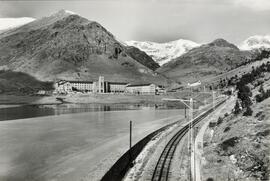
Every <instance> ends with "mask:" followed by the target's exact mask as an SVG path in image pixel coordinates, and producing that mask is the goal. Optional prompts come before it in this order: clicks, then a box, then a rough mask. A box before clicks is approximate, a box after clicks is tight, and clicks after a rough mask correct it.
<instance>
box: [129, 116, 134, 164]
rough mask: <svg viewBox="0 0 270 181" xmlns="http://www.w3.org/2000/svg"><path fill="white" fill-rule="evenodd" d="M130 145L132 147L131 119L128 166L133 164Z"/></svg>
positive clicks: (130, 125)
mask: <svg viewBox="0 0 270 181" xmlns="http://www.w3.org/2000/svg"><path fill="white" fill-rule="evenodd" d="M131 147H132V121H129V164H130V167H132V166H133V163H132V153H131Z"/></svg>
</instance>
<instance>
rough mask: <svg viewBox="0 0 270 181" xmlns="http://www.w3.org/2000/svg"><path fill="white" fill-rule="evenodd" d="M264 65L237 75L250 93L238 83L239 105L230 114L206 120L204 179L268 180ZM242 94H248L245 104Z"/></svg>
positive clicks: (269, 77) (267, 73)
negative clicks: (242, 76) (243, 74)
mask: <svg viewBox="0 0 270 181" xmlns="http://www.w3.org/2000/svg"><path fill="white" fill-rule="evenodd" d="M267 66H268V67H269V64H268V65H266V66H261V68H259V69H257V70H254V71H253V73H252V74H246V75H245V77H244V78H241V79H240V82H242V83H245V85H246V86H247V87H249V88H250V89H251V90H252V94H246V93H248V91H247V89H243V87H244V86H245V85H242V84H241V85H242V86H241V87H239V92H240V90H241V89H243V90H244V92H243V90H241V94H239V92H238V102H240V105H241V107H240V109H238V108H236V107H234V109H233V110H232V112H231V114H227V115H221V116H220V118H219V119H218V120H216V121H215V122H211V123H210V124H209V128H208V134H206V135H205V143H204V145H205V148H204V157H205V163H204V165H203V178H204V180H207V179H213V180H248V181H255V180H269V173H270V160H269V149H270V141H269V140H270V121H269V120H270V98H269V96H270V69H269V68H267ZM258 73H259V74H258ZM252 76H256V77H255V79H252ZM246 91H247V92H246ZM258 95H259V97H260V99H258V98H257V97H258ZM262 95H263V96H262ZM240 96H241V97H242V98H241V97H240ZM244 96H249V97H250V100H251V102H249V104H247V102H246V101H247V98H245V99H244V98H243V97H244ZM243 100H245V102H243ZM244 105H248V106H246V107H244ZM233 106H234V105H233ZM248 107H250V108H248ZM248 110H249V111H248Z"/></svg>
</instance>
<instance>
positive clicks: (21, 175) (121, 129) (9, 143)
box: [0, 104, 183, 181]
mask: <svg viewBox="0 0 270 181" xmlns="http://www.w3.org/2000/svg"><path fill="white" fill-rule="evenodd" d="M121 109H124V110H121ZM11 110H12V111H11ZM71 112H74V114H71ZM4 113H5V114H6V115H8V116H7V117H6V118H7V119H11V118H15V119H16V120H10V121H1V122H0V143H1V147H0V160H1V161H0V180H1V181H2V180H3V181H6V180H12V181H17V180H18V181H19V180H27V181H46V180H52V181H58V180H59V181H74V180H91V181H92V180H99V179H100V178H101V177H102V176H103V175H104V173H105V172H106V171H107V170H108V169H109V168H110V167H111V166H112V165H113V163H114V162H115V161H117V159H118V158H119V157H120V156H121V155H122V154H123V153H125V151H127V150H128V147H129V121H130V120H132V121H133V144H135V143H136V142H138V141H139V140H141V139H142V138H143V137H145V136H146V135H148V134H150V133H151V132H153V131H155V130H157V129H159V128H161V127H163V126H165V125H168V124H170V123H172V122H175V121H177V120H181V119H182V118H183V116H182V115H183V110H181V109H166V107H162V106H161V105H154V106H153V105H147V106H146V105H120V104H119V105H118V104H116V105H111V106H109V107H106V106H105V105H98V106H97V105H84V106H81V105H80V106H78V105H58V106H55V105H50V106H48V105H46V106H37V107H35V106H34V107H28V106H23V107H16V109H15V107H13V108H9V109H8V110H7V109H5V111H4ZM28 113H29V114H30V115H31V118H25V117H27V114H28ZM1 114H3V111H2V113H1ZM13 114H14V115H13ZM48 115H50V116H48ZM19 118H25V119H19ZM2 120H3V119H2Z"/></svg>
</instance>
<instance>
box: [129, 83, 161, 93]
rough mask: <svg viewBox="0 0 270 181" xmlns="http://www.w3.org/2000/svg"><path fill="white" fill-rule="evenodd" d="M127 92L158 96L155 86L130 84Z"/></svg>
mask: <svg viewBox="0 0 270 181" xmlns="http://www.w3.org/2000/svg"><path fill="white" fill-rule="evenodd" d="M126 92H127V93H131V94H147V95H155V94H156V85H155V84H133V85H132V84H130V85H128V86H127V87H126Z"/></svg>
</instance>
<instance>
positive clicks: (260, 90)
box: [259, 84, 265, 96]
mask: <svg viewBox="0 0 270 181" xmlns="http://www.w3.org/2000/svg"><path fill="white" fill-rule="evenodd" d="M259 92H260V93H261V94H262V96H264V94H265V90H264V88H263V84H261V86H260V88H259Z"/></svg>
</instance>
